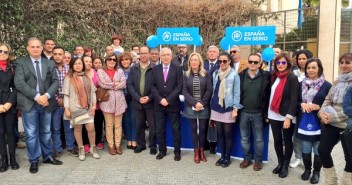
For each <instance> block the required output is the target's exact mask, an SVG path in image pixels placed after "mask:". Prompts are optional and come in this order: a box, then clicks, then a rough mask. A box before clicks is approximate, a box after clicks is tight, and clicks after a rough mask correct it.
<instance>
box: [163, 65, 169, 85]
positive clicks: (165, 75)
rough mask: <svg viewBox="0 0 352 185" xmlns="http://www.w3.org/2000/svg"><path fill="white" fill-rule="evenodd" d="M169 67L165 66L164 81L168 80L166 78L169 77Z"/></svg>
mask: <svg viewBox="0 0 352 185" xmlns="http://www.w3.org/2000/svg"><path fill="white" fill-rule="evenodd" d="M167 69H168V67H164V82H166V79H167V73H168V71H167Z"/></svg>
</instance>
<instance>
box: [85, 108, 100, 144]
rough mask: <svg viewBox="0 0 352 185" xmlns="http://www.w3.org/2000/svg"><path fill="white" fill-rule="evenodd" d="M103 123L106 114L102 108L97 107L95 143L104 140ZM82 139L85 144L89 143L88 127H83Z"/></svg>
mask: <svg viewBox="0 0 352 185" xmlns="http://www.w3.org/2000/svg"><path fill="white" fill-rule="evenodd" d="M103 124H104V114H103V112H102V111H101V110H100V109H96V110H95V115H94V129H95V145H97V144H99V143H101V142H102V136H103ZM83 126H84V125H83ZM82 139H83V145H89V139H88V133H87V129H82Z"/></svg>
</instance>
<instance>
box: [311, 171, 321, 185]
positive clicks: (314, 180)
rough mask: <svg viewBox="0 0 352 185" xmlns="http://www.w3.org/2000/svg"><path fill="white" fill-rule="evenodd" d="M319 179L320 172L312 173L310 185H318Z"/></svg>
mask: <svg viewBox="0 0 352 185" xmlns="http://www.w3.org/2000/svg"><path fill="white" fill-rule="evenodd" d="M319 178H320V171H318V172H315V171H313V175H312V178H311V179H310V183H311V184H318V182H319Z"/></svg>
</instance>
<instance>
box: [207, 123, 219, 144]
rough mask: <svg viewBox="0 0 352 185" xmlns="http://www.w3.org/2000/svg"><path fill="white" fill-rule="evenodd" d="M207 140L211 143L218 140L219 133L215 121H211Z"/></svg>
mask: <svg viewBox="0 0 352 185" xmlns="http://www.w3.org/2000/svg"><path fill="white" fill-rule="evenodd" d="M207 139H208V141H209V142H216V141H217V140H218V132H217V130H216V124H215V121H213V120H209V127H208V135H207Z"/></svg>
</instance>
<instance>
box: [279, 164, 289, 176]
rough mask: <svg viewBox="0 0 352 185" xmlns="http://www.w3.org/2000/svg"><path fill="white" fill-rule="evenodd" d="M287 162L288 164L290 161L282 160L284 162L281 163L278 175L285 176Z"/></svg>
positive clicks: (286, 173)
mask: <svg viewBox="0 0 352 185" xmlns="http://www.w3.org/2000/svg"><path fill="white" fill-rule="evenodd" d="M289 164H290V161H284V164H283V165H282V168H281V171H280V173H279V177H281V178H285V177H287V175H288V165H289Z"/></svg>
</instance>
